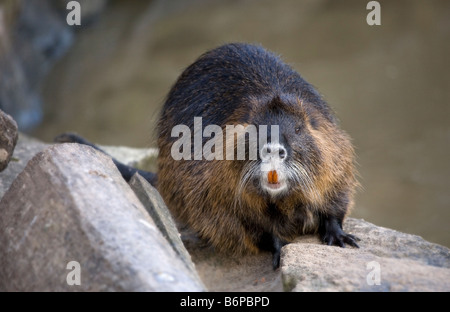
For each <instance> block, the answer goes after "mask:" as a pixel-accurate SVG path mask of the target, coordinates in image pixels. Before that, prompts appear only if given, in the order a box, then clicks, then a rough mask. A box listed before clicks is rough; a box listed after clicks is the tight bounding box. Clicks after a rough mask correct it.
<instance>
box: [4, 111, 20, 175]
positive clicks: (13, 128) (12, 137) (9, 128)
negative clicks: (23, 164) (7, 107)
mask: <svg viewBox="0 0 450 312" xmlns="http://www.w3.org/2000/svg"><path fill="white" fill-rule="evenodd" d="M17 130H18V129H17V123H16V122H15V121H14V119H12V117H11V116H9V115H8V114H6V113H4V112H3V111H2V110H0V172H1V171H3V170H5V168H6V166H8V163H9V161H10V160H11V157H12V155H13V152H14V148H15V147H16V144H17V139H18V137H19V133H18V131H17Z"/></svg>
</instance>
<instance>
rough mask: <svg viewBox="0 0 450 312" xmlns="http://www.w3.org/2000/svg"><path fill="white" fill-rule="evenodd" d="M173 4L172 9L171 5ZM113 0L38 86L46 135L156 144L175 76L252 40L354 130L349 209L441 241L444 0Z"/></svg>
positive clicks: (444, 226) (448, 187)
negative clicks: (371, 13) (227, 46)
mask: <svg viewBox="0 0 450 312" xmlns="http://www.w3.org/2000/svg"><path fill="white" fill-rule="evenodd" d="M168 3H170V6H169V4H168ZM366 3H367V2H366V1H331V0H330V1H327V0H323V1H312V0H311V1H294V0H292V1H290V0H281V1H201V0H197V1H190V2H189V1H152V2H150V3H149V2H146V1H112V5H111V6H110V7H109V8H108V9H107V11H106V12H105V14H104V15H103V16H102V17H101V19H100V20H99V21H98V22H97V23H96V24H94V25H92V26H91V27H89V28H86V29H84V30H83V31H81V32H79V34H78V41H77V43H76V44H75V46H74V47H73V48H72V50H71V51H70V52H69V53H68V55H66V57H64V59H63V60H62V61H61V62H59V63H58V64H57V66H56V67H55V69H54V70H53V72H52V73H51V74H50V76H49V79H48V82H47V83H46V85H45V87H44V101H45V104H46V107H45V108H44V109H45V114H46V115H45V120H44V123H43V124H42V125H41V126H40V127H39V128H38V129H36V130H35V131H34V132H33V133H32V134H33V135H35V136H37V137H39V138H41V139H44V140H46V141H50V140H52V138H53V137H54V136H55V135H56V134H59V133H61V132H65V131H68V130H70V131H76V132H78V133H80V134H82V135H83V136H85V137H87V138H89V139H91V140H92V141H94V142H98V143H102V144H112V145H129V146H137V147H148V146H154V145H155V141H154V136H153V133H154V132H153V131H154V125H155V121H156V120H157V118H158V112H159V110H160V108H161V105H162V103H163V101H164V97H165V95H166V94H167V92H168V90H169V88H170V86H171V85H172V84H173V83H174V82H175V80H176V78H177V76H178V75H179V74H180V73H181V71H182V70H183V68H185V67H186V66H188V65H189V64H190V63H191V62H193V61H194V60H195V58H196V57H198V56H199V55H200V54H201V53H203V52H204V51H206V50H207V49H211V48H213V47H215V46H217V45H219V44H222V43H225V42H231V41H245V42H256V43H261V44H262V45H263V46H265V47H266V48H268V49H269V50H272V51H275V52H276V53H278V54H280V55H281V56H282V58H283V59H284V60H285V61H286V62H287V63H289V64H291V65H292V66H293V67H294V68H295V69H297V70H298V71H299V72H300V73H301V74H302V75H303V76H304V77H305V78H306V80H308V81H309V82H311V83H312V84H313V85H315V86H316V87H317V88H318V90H319V91H320V92H321V93H322V94H323V95H324V96H325V98H326V99H327V101H328V102H329V104H330V105H331V106H332V107H333V108H334V110H335V111H336V113H337V115H338V117H339V119H340V120H341V125H342V127H343V128H344V129H345V130H346V131H347V132H348V133H349V134H350V135H351V136H352V137H353V143H354V145H355V147H356V151H357V155H358V163H359V166H358V168H359V172H360V182H361V184H362V189H361V190H360V191H359V192H358V194H357V198H356V205H355V209H354V211H353V212H352V216H354V217H359V218H364V219H366V220H368V221H370V222H373V223H376V224H378V225H382V226H386V227H391V228H394V229H398V230H401V231H405V232H409V233H414V234H418V235H421V236H423V237H424V238H426V239H427V240H430V241H433V242H437V243H441V244H444V245H447V246H450V234H449V230H448V228H449V222H450V213H449V208H450V183H449V182H448V179H449V178H450V164H449V160H450V79H449V78H450V72H449V64H450V2H448V1H422V0H417V1H395V2H394V3H393V2H392V1H389V2H387V1H380V3H381V14H382V15H381V22H382V25H381V26H368V25H367V23H366V15H367V13H368V11H367V10H366V8H365V6H366Z"/></svg>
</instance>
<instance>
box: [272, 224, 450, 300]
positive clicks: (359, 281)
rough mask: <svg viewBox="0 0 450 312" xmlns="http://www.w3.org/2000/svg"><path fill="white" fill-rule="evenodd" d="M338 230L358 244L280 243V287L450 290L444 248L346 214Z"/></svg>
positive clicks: (307, 240)
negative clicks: (359, 240)
mask: <svg viewBox="0 0 450 312" xmlns="http://www.w3.org/2000/svg"><path fill="white" fill-rule="evenodd" d="M344 228H345V230H346V231H347V232H349V233H352V234H354V235H356V236H358V237H359V238H361V242H359V245H360V247H361V248H359V249H354V248H340V247H334V246H333V247H332V246H325V245H323V244H320V243H319V241H318V238H316V237H311V236H307V237H302V238H300V239H298V241H297V242H296V243H293V244H289V245H286V246H285V247H283V250H282V255H281V271H282V280H283V286H284V289H285V290H286V291H449V290H450V250H449V249H448V248H446V247H444V246H440V245H437V244H433V243H429V242H427V241H425V240H423V239H422V238H421V237H419V236H416V235H410V234H405V233H400V232H397V231H394V230H391V229H387V228H383V227H379V226H376V225H373V224H371V223H368V222H365V221H364V220H358V219H352V218H348V219H347V220H346V223H345V226H344ZM378 273H380V274H379V275H378ZM378 276H379V282H380V283H379V285H376V284H374V282H375V281H377V277H378Z"/></svg>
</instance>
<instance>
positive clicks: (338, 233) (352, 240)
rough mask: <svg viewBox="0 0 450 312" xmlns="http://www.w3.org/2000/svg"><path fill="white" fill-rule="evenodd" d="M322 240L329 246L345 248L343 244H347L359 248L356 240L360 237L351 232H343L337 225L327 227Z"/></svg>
mask: <svg viewBox="0 0 450 312" xmlns="http://www.w3.org/2000/svg"><path fill="white" fill-rule="evenodd" d="M322 241H323V242H324V243H325V244H327V245H329V246H332V245H335V246H340V247H343V248H345V244H348V245H350V246H353V247H356V248H359V246H358V244H357V243H356V242H357V241H360V239H359V238H358V237H356V236H354V235H352V234H347V233H345V232H344V231H343V230H342V229H341V228H339V227H332V228H331V229H327V231H326V232H325V234H324V235H323V236H322Z"/></svg>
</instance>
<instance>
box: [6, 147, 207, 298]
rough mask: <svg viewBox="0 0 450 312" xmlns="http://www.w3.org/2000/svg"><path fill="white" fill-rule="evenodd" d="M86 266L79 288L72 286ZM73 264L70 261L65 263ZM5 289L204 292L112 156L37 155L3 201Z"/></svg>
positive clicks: (62, 150)
mask: <svg viewBox="0 0 450 312" xmlns="http://www.w3.org/2000/svg"><path fill="white" fill-rule="evenodd" d="M71 261H77V262H78V263H79V264H80V269H81V275H80V277H81V279H80V281H81V285H79V286H77V285H73V286H70V285H68V283H67V279H69V280H71V277H73V276H72V275H71V274H73V272H74V271H71V270H72V268H73V267H71V266H70V262H71ZM68 265H69V266H68ZM0 290H2V291H76V290H80V291H201V290H204V288H203V286H202V285H200V284H199V283H198V282H197V280H196V279H195V274H193V272H191V271H189V270H188V269H187V266H186V265H185V264H184V262H183V261H182V260H180V259H179V257H178V255H177V254H176V253H175V252H174V250H173V249H172V247H171V246H170V245H169V244H168V243H167V241H166V239H165V238H164V237H163V236H162V235H161V233H160V232H159V230H158V228H157V227H156V225H155V224H154V222H153V220H152V219H151V218H150V217H149V215H148V214H147V212H146V211H145V209H144V207H143V206H142V204H141V202H140V201H139V199H138V198H137V197H136V195H135V194H134V192H133V191H132V190H131V188H130V187H129V186H128V184H127V183H126V182H125V181H124V180H123V179H122V177H121V176H120V173H119V172H118V170H117V169H116V167H115V166H114V164H113V163H112V161H111V160H110V158H109V157H107V156H105V155H104V154H101V153H99V152H98V151H96V150H94V149H92V148H90V147H87V146H81V145H78V144H61V145H55V146H52V147H50V148H48V149H46V150H45V151H44V152H42V153H39V154H38V155H36V156H35V157H33V159H32V160H31V161H30V162H29V163H28V165H27V166H26V168H25V169H24V171H23V172H22V173H21V174H20V175H19V176H18V177H17V178H16V180H14V182H13V183H12V185H11V187H10V188H9V190H8V191H7V193H6V194H5V195H4V197H3V198H2V200H1V202H0Z"/></svg>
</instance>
